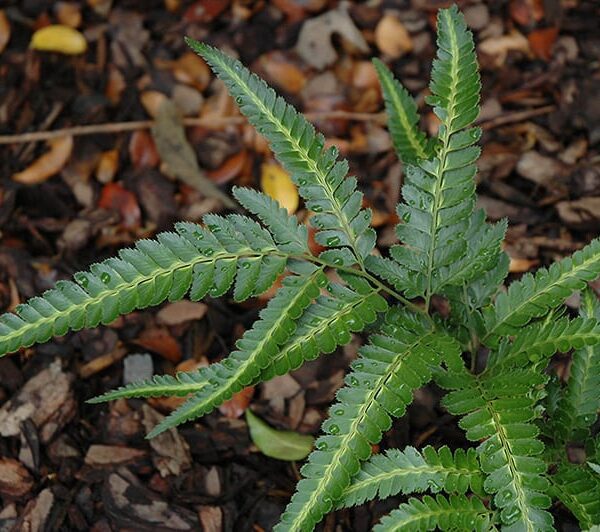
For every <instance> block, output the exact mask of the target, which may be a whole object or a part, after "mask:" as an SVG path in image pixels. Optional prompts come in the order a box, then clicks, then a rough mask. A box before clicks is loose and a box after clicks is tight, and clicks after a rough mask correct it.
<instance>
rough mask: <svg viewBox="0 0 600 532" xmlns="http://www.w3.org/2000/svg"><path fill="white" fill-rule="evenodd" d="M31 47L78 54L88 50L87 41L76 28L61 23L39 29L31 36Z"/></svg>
mask: <svg viewBox="0 0 600 532" xmlns="http://www.w3.org/2000/svg"><path fill="white" fill-rule="evenodd" d="M29 47H30V48H33V49H34V50H43V51H45V52H60V53H62V54H67V55H77V54H82V53H83V52H85V51H86V50H87V41H86V40H85V37H84V36H83V35H82V34H81V33H80V32H78V31H77V30H76V29H73V28H70V27H69V26H63V25H61V24H53V25H50V26H45V27H44V28H42V29H39V30H37V31H36V32H35V33H34V34H33V37H31V44H30V45H29Z"/></svg>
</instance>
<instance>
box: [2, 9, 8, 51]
mask: <svg viewBox="0 0 600 532" xmlns="http://www.w3.org/2000/svg"><path fill="white" fill-rule="evenodd" d="M8 41H10V22H9V21H8V17H7V16H6V13H5V12H4V9H0V54H1V53H2V52H3V51H4V49H5V48H6V45H7V44H8Z"/></svg>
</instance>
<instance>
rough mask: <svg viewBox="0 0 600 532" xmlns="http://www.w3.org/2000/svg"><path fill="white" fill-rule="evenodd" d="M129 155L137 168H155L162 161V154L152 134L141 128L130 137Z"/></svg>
mask: <svg viewBox="0 0 600 532" xmlns="http://www.w3.org/2000/svg"><path fill="white" fill-rule="evenodd" d="M129 157H130V158H131V162H132V163H133V166H135V168H136V169H139V168H154V167H155V166H157V165H158V163H159V162H160V155H159V154H158V150H157V149H156V144H154V140H153V139H152V137H151V136H150V134H149V133H148V132H147V131H145V130H143V129H140V130H138V131H134V132H133V134H132V135H131V138H130V139H129Z"/></svg>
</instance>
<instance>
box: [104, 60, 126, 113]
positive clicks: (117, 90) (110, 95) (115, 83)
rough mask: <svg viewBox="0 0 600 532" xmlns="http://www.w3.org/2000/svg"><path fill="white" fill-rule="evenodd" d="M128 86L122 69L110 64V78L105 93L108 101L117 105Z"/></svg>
mask: <svg viewBox="0 0 600 532" xmlns="http://www.w3.org/2000/svg"><path fill="white" fill-rule="evenodd" d="M126 88H127V83H126V81H125V78H124V77H123V74H121V71H120V70H119V69H118V68H117V67H116V66H115V65H108V80H107V82H106V87H105V89H104V95H105V96H106V98H107V99H108V101H109V102H110V103H111V104H113V105H117V104H118V103H119V102H120V101H121V95H122V94H123V91H124V90H125V89H126Z"/></svg>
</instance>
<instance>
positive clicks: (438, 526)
mask: <svg viewBox="0 0 600 532" xmlns="http://www.w3.org/2000/svg"><path fill="white" fill-rule="evenodd" d="M492 518H493V513H492V512H491V511H490V510H488V509H487V508H486V507H485V505H484V504H483V502H482V500H481V499H479V498H478V497H470V498H469V497H466V496H465V495H451V496H450V497H449V498H446V497H444V496H443V495H437V496H436V498H435V499H434V498H433V497H430V496H429V495H425V496H424V497H423V498H422V499H420V500H419V499H415V498H411V499H409V501H408V502H406V503H404V504H401V505H400V507H399V508H397V509H396V510H393V511H392V512H391V513H390V514H389V515H386V516H385V517H383V518H382V519H381V522H380V523H379V524H377V525H376V526H375V527H374V528H373V532H396V531H398V532H400V531H402V532H411V531H415V532H421V531H424V530H469V531H473V532H487V531H488V530H490V524H491V522H492Z"/></svg>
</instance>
